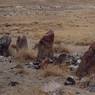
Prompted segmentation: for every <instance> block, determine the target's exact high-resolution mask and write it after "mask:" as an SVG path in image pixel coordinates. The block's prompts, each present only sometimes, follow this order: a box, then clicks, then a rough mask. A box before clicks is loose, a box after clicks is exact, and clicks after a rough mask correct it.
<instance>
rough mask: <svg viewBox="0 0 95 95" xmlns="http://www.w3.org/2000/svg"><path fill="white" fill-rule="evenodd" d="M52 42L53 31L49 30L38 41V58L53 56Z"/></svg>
mask: <svg viewBox="0 0 95 95" xmlns="http://www.w3.org/2000/svg"><path fill="white" fill-rule="evenodd" d="M53 43H54V32H53V31H52V30H49V32H47V33H46V34H45V35H44V36H43V37H42V39H41V40H40V41H39V45H38V59H39V60H42V59H44V58H46V57H48V58H52V57H53Z"/></svg>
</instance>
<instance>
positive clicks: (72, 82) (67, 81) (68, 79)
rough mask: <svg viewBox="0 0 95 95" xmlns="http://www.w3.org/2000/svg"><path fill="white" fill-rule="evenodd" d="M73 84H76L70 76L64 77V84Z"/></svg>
mask: <svg viewBox="0 0 95 95" xmlns="http://www.w3.org/2000/svg"><path fill="white" fill-rule="evenodd" d="M75 84H76V82H75V80H74V79H73V78H72V77H68V78H67V79H66V82H65V83H64V85H75Z"/></svg>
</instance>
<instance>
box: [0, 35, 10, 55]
mask: <svg viewBox="0 0 95 95" xmlns="http://www.w3.org/2000/svg"><path fill="white" fill-rule="evenodd" d="M10 44H11V37H10V36H9V35H4V36H2V37H1V38H0V55H1V56H9V50H8V49H9V46H10Z"/></svg>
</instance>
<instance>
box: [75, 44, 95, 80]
mask: <svg viewBox="0 0 95 95" xmlns="http://www.w3.org/2000/svg"><path fill="white" fill-rule="evenodd" d="M90 73H95V42H94V43H92V44H91V45H90V47H89V49H88V51H87V52H85V54H84V55H83V57H82V62H81V64H80V65H79V68H78V70H77V72H76V75H77V76H78V77H80V78H81V77H84V76H86V75H87V74H90Z"/></svg>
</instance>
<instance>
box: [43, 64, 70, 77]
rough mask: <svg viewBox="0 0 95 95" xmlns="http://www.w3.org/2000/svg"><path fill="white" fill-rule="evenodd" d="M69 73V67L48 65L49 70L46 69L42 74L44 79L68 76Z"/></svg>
mask: <svg viewBox="0 0 95 95" xmlns="http://www.w3.org/2000/svg"><path fill="white" fill-rule="evenodd" d="M68 73H70V72H69V69H68V67H67V66H66V65H65V64H64V65H51V64H50V65H48V67H47V69H45V70H44V71H43V73H42V76H43V77H44V78H47V77H49V76H63V75H67V74H68Z"/></svg>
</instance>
